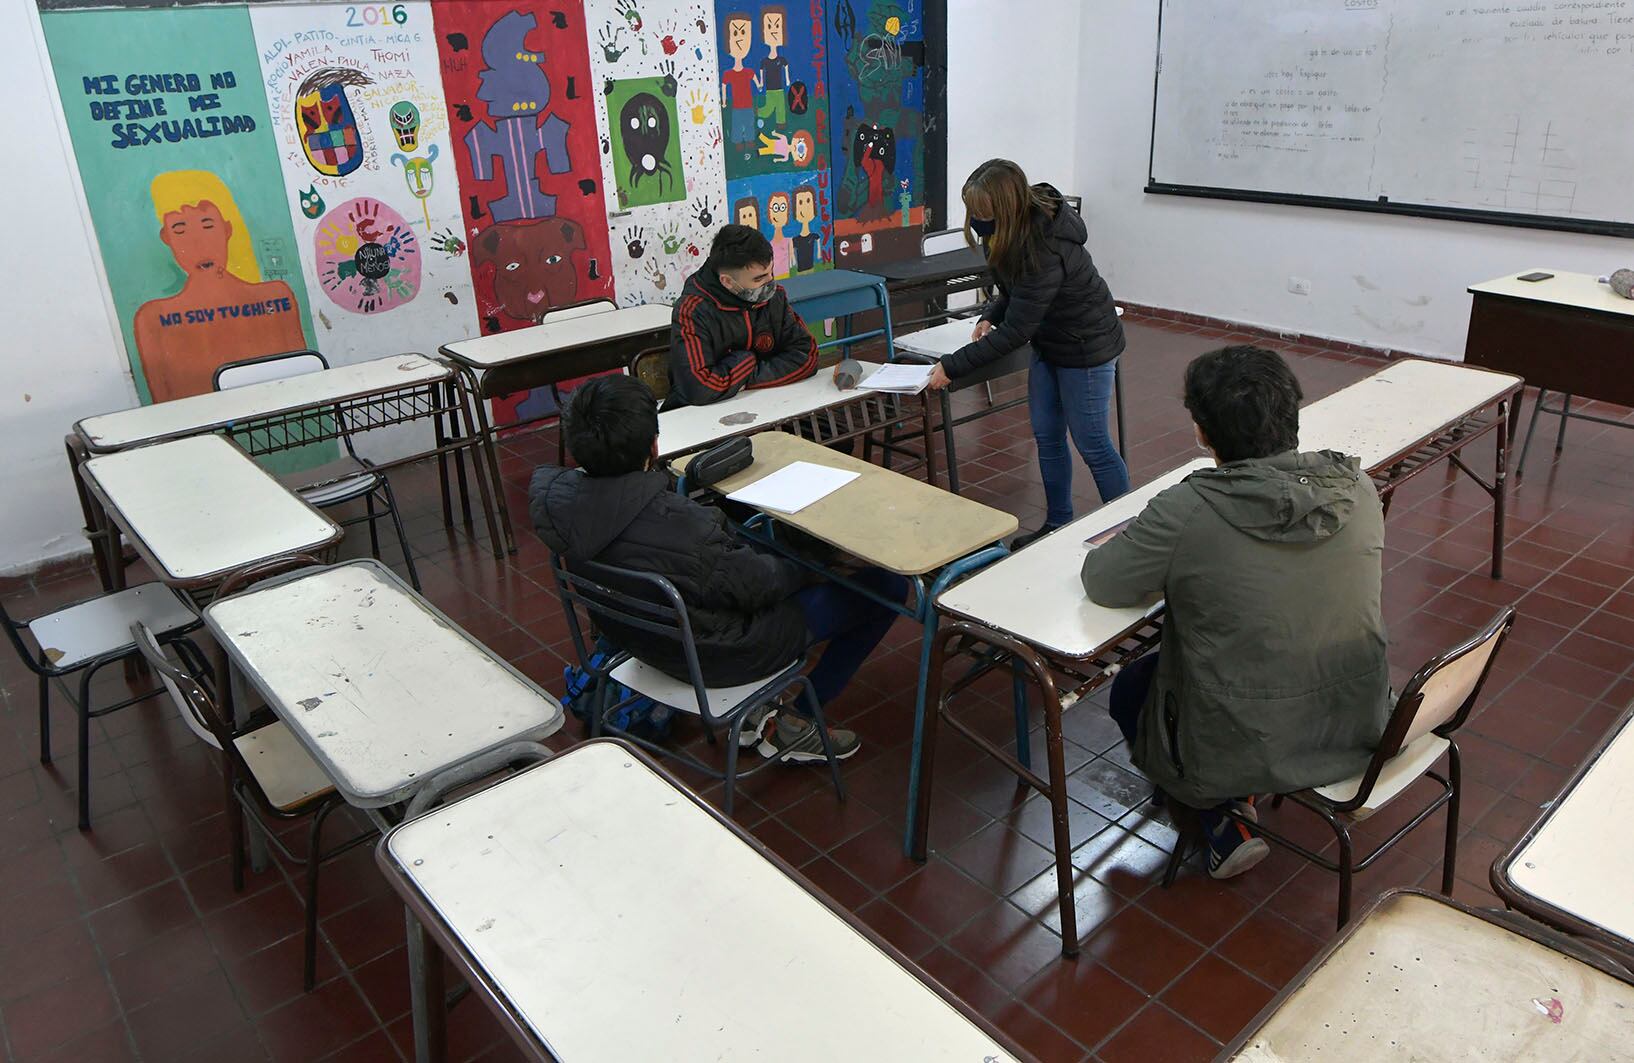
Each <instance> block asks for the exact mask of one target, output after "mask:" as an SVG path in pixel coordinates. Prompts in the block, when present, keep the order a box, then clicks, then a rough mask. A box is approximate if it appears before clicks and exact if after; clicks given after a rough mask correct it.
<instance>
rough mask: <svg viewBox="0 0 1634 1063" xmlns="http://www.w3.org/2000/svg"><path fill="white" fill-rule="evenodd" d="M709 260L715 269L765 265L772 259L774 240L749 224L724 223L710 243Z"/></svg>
mask: <svg viewBox="0 0 1634 1063" xmlns="http://www.w3.org/2000/svg"><path fill="white" fill-rule="evenodd" d="M709 261H710V263H711V265H713V266H714V268H715V269H742V268H743V267H744V266H765V265H769V264H770V263H771V261H772V242H771V241H770V240H768V239H766V237H765V235H764V234H762V233H761V231H760V230H759V229H751V228H750V227H749V226H747V225H723V226H721V231H720V232H718V233H716V234H715V242H714V243H712V244H710V245H709Z"/></svg>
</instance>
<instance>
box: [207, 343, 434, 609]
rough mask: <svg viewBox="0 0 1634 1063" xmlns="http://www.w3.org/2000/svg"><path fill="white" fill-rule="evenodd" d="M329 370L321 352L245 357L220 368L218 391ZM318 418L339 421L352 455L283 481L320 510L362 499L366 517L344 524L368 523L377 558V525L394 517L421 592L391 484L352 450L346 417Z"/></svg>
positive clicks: (335, 412) (334, 414)
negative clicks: (376, 523)
mask: <svg viewBox="0 0 1634 1063" xmlns="http://www.w3.org/2000/svg"><path fill="white" fill-rule="evenodd" d="M328 368H329V362H328V360H327V359H325V358H324V356H323V355H321V354H319V353H318V352H317V351H289V352H287V353H285V354H269V355H265V356H263V357H260V358H245V359H243V360H241V361H237V362H228V363H227V364H225V365H222V366H220V367H218V368H217V369H216V375H215V388H216V390H217V391H225V390H227V389H229V388H240V387H244V386H246V385H248V384H261V383H265V382H266V381H269V380H284V379H287V378H289V377H294V376H303V375H305V374H307V373H316V372H318V371H320V370H323V369H328ZM312 416H314V417H333V418H335V420H336V422H337V424H336V427H337V428H338V429H339V430H340V440H341V444H342V445H343V446H344V447H345V449H346V456H345V457H343V458H341V459H339V460H338V461H332V462H329V463H328V464H326V465H323V466H320V467H318V468H316V469H307V470H303V471H300V472H294V473H284V474H281V475H280V476H279V480H281V481H282V482H283V483H284V484H285V485H286V486H288V487H289V488H290V489H292V490H294V491H295V492H296V493H297V494H299V495H300V496H301V497H302V498H303V499H305V500H306V501H307V502H308V503H310V504H311V505H314V506H316V507H317V508H319V509H329V508H331V507H334V506H338V505H341V504H342V503H345V502H353V501H356V500H357V499H362V500H363V504H364V515H363V516H361V517H352V518H350V519H348V520H343V521H340V522H339V523H340V524H341V526H342V527H347V526H350V525H353V524H363V523H367V524H368V525H369V551H370V553H371V554H372V555H373V556H374V557H375V558H379V557H380V533H379V531H378V529H376V527H375V522H376V521H378V520H380V519H381V518H383V517H390V518H391V522H392V527H393V528H395V529H396V531H397V543H398V545H399V546H401V547H402V550H403V564H404V566H405V567H406V568H407V569H408V577H409V582H410V583H412V584H413V585H414V589H415V590H419V589H420V576H419V573H417V572H416V571H415V569H414V555H413V553H412V552H411V551H410V550H409V544H408V536H407V535H406V534H405V533H404V532H403V518H402V516H401V515H400V514H399V513H398V511H397V500H396V498H395V497H393V495H392V490H391V481H390V480H388V479H387V478H386V474H385V473H383V472H380V471H379V470H378V469H376V468H375V467H374V464H373V463H372V462H370V461H369V460H368V459H367V458H360V457H358V455H357V451H356V450H355V449H353V447H352V433H351V430H350V426H349V425H348V424H347V422H346V414H345V413H343V412H341V411H340V410H339V409H338V408H337V409H335V410H333V411H330V412H327V413H316V412H314V413H313V415H312ZM254 431H256V432H257V433H260V432H280V431H282V432H285V433H286V434H287V430H286V429H280V428H262V427H257V428H256V429H254Z"/></svg>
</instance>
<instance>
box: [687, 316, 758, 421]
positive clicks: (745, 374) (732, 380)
mask: <svg viewBox="0 0 1634 1063" xmlns="http://www.w3.org/2000/svg"><path fill="white" fill-rule="evenodd" d="M670 326H671V327H670V341H669V375H670V386H671V387H672V388H674V389H675V390H676V391H677V392H679V393H680V396H681V398H682V399H683V400H685V402H686V404H687V405H688V406H707V405H709V404H710V403H712V402H719V401H720V400H722V399H726V398H731V397H732V396H733V395H735V394H737V393H738V392H739V391H741V390H742V389H743V385H744V384H746V383H748V381H749V377H750V375H751V374H753V373H754V371H755V365H756V362H755V356H754V353H753V352H752V351H732V350H723V349H722V348H723V347H724V346H725V345H724V344H723V342H722V340H721V337H720V336H719V335H717V331H716V329H715V328H714V327H713V326H714V322H713V320H712V319H711V317H710V315H709V310H708V308H707V307H706V306H705V305H704V301H703V299H702V297H700V296H697V295H686V296H683V297H682V298H681V301H680V302H679V303H677V304H676V306H675V312H674V314H672V315H671V318H670Z"/></svg>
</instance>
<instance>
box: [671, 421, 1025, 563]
mask: <svg viewBox="0 0 1634 1063" xmlns="http://www.w3.org/2000/svg"><path fill="white" fill-rule="evenodd" d="M751 442H752V443H753V444H754V449H755V463H754V464H753V465H751V466H750V467H749V468H747V469H745V470H743V471H742V472H740V473H738V474H737V475H736V476H731V477H728V478H727V479H725V480H722V481H721V482H720V483H718V484H716V485H715V490H717V491H720V492H721V493H722V494H725V493H727V492H729V491H736V490H737V489H738V488H740V487H747V486H748V485H750V484H752V483H754V482H755V481H756V480H759V479H760V478H761V477H763V476H769V475H771V474H772V473H774V472H776V471H777V470H779V469H781V468H783V467H784V466H786V465H790V464H792V463H793V462H796V461H809V462H811V463H812V464H814V465H826V466H829V467H830V468H834V469H846V470H848V471H850V472H855V473H859V474H860V475H859V476H858V477H857V479H855V480H852V481H851V482H850V483H848V484H846V485H845V486H844V487H842V488H840V489H839V490H838V491H835V492H834V493H833V494H831V495H829V496H827V497H826V498H822V499H820V500H818V501H816V502H814V503H812V504H811V505H809V506H807V507H806V508H805V509H803V510H801V511H800V512H798V513H772V514H769V516H771V517H772V518H773V519H775V520H777V521H779V522H781V523H783V524H787V525H789V526H791V527H795V528H799V529H800V530H801V531H804V532H806V533H807V534H808V535H813V536H815V537H817V538H818V539H821V540H822V541H823V542H825V543H828V544H829V545H831V546H834V547H836V548H838V549H840V550H843V551H845V552H846V553H848V554H850V555H851V556H853V557H855V558H857V559H858V560H860V561H864V562H866V563H868V564H870V565H877V566H878V567H880V568H883V569H887V570H889V571H891V572H895V573H897V574H899V575H903V576H922V575H924V574H926V573H928V572H935V571H936V570H937V569H940V568H942V567H943V566H944V565H947V564H949V563H950V562H953V561H957V560H958V559H959V558H961V557H964V556H965V555H967V554H970V553H974V552H975V551H977V550H980V549H981V548H982V547H984V546H991V545H992V544H993V543H996V542H998V541H999V540H1000V539H1003V538H1004V537H1005V536H1006V535H1009V534H1011V533H1012V532H1014V531H1015V530H1016V518H1015V517H1014V516H1012V515H1010V514H1009V513H1005V512H1002V511H1000V510H997V509H993V508H992V507H990V506H984V505H982V504H981V503H980V502H972V501H971V500H970V499H968V498H960V497H959V496H958V495H955V494H952V493H950V492H947V491H944V490H942V489H941V488H939V487H932V486H931V485H930V484H927V483H924V482H922V481H920V480H915V479H912V478H911V477H907V476H904V475H902V474H901V473H899V472H892V471H891V470H889V469H882V468H880V467H879V466H878V465H872V464H870V463H868V462H865V461H860V460H858V459H856V458H853V457H852V456H851V455H849V454H841V453H840V452H839V451H835V450H830V449H829V448H827V447H825V446H821V445H819V444H817V443H813V442H811V441H810V440H807V439H801V438H800V437H799V436H796V435H790V434H789V433H787V432H762V433H761V434H760V435H757V436H755V437H753V439H752V440H751ZM678 464H680V465H681V467H682V468H685V465H686V462H685V461H684V460H683V461H682V462H680V463H678Z"/></svg>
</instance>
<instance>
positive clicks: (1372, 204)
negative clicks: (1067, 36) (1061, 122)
mask: <svg viewBox="0 0 1634 1063" xmlns="http://www.w3.org/2000/svg"><path fill="white" fill-rule="evenodd" d="M1163 7H1164V5H1163V0H1158V4H1157V54H1156V55H1155V56H1154V57H1153V59H1152V68H1153V72H1152V128H1151V130H1150V131H1149V132H1150V136H1149V138H1148V140H1147V149H1146V187H1145V188H1144V189H1143V190H1142V191H1144V192H1146V193H1147V194H1148V195H1158V196H1188V197H1191V198H1193V199H1225V200H1234V201H1236V202H1239V203H1275V204H1279V205H1282V206H1290V207H1324V208H1327V209H1329V210H1351V211H1361V212H1365V213H1368V214H1399V215H1404V216H1407V217H1413V218H1436V219H1439V220H1441V221H1461V222H1475V223H1477V224H1481V225H1505V226H1509V227H1511V228H1516V229H1548V230H1551V231H1554V232H1568V233H1589V234H1590V235H1593V236H1624V237H1628V236H1634V222H1621V221H1596V220H1594V219H1592V218H1563V217H1560V216H1558V215H1554V214H1519V213H1511V212H1510V211H1504V210H1479V209H1476V208H1474V207H1441V206H1436V205H1434V204H1430V203H1411V202H1404V201H1399V200H1392V199H1390V198H1388V197H1387V196H1380V197H1379V198H1378V199H1377V200H1370V199H1349V198H1346V197H1343V196H1309V195H1301V194H1299V193H1296V192H1265V191H1261V190H1258V189H1252V188H1218V187H1215V186H1213V185H1186V184H1173V183H1170V182H1167V181H1159V180H1158V179H1157V177H1156V176H1155V175H1154V173H1153V170H1154V169H1155V168H1156V163H1157V108H1158V83H1159V82H1160V81H1161V80H1162V78H1163Z"/></svg>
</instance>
